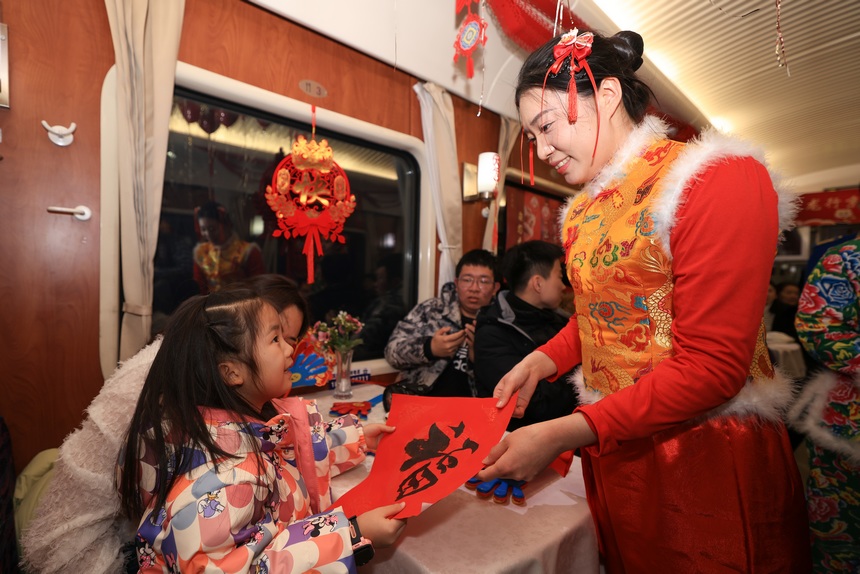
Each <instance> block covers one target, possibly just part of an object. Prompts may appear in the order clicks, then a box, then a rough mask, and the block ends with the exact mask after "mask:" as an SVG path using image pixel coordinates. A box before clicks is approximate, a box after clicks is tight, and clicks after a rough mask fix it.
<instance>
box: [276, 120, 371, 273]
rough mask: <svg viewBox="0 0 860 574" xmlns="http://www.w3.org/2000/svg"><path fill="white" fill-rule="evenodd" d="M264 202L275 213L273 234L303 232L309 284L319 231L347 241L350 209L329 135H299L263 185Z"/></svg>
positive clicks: (352, 206) (352, 197)
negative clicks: (268, 182)
mask: <svg viewBox="0 0 860 574" xmlns="http://www.w3.org/2000/svg"><path fill="white" fill-rule="evenodd" d="M266 203H267V204H268V205H269V207H270V208H271V209H272V211H274V212H275V215H276V216H277V218H278V229H276V230H275V231H273V232H272V235H273V236H274V237H280V236H281V235H283V236H284V238H285V239H289V238H290V237H299V236H302V235H304V236H306V239H305V246H304V248H303V249H302V253H304V254H305V256H306V257H307V262H308V284H312V283H313V282H314V248H316V254H317V255H322V254H323V252H322V244H321V243H320V237H325V238H328V239H330V240H331V241H337V242H338V243H346V239H345V238H344V236H343V235H342V233H343V226H344V223H345V222H346V219H347V217H349V216H350V215H352V212H353V211H355V195H353V194H352V193H350V191H349V180H348V179H347V177H346V172H344V171H343V169H342V168H341V167H340V166H339V165H337V164H336V163H335V161H334V157H333V153H332V149H331V146H329V144H328V141H326V140H321V141H320V142H319V143H318V142H317V141H316V140H315V139H313V138H311V141H307V140H306V139H305V137H304V136H301V135H300V136H298V137H297V138H296V141H295V143H293V148H292V151H291V153H290V154H289V155H288V156H287V157H285V158H284V159H282V160H281V162H280V163H279V164H278V165H277V167H276V168H275V174H274V176H273V177H272V185H267V186H266Z"/></svg>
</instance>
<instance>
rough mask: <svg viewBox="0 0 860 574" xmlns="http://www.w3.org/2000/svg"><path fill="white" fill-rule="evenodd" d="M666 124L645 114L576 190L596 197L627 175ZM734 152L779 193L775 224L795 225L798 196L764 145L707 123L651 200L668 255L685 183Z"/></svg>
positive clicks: (781, 226)
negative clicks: (758, 166) (762, 172)
mask: <svg viewBox="0 0 860 574" xmlns="http://www.w3.org/2000/svg"><path fill="white" fill-rule="evenodd" d="M666 130H667V125H666V124H665V123H664V122H663V121H662V120H661V119H659V118H657V117H654V116H646V117H645V119H644V120H642V123H641V124H639V125H638V126H636V128H634V130H633V131H632V132H631V133H630V135H629V136H628V138H627V140H626V141H625V142H624V144H623V145H622V146H621V147H620V148H619V149H618V151H617V152H616V153H615V155H614V156H613V157H612V160H610V162H609V163H608V164H606V166H604V167H603V169H601V170H600V173H598V174H597V176H595V178H594V179H592V180H591V181H590V182H588V183H587V184H586V185H585V186H584V187H583V188H582V191H581V192H580V193H588V195H589V197H592V198H594V197H597V195H598V194H599V193H600V192H601V191H603V190H604V189H606V187H607V186H608V185H609V184H610V183H612V182H613V181H615V180H618V179H623V178H624V177H625V176H626V171H625V168H626V166H627V165H628V163H629V162H630V160H632V159H634V158H636V157H639V156H640V155H641V154H642V152H643V151H644V150H645V149H646V148H647V147H648V146H650V145H651V144H652V143H654V142H655V141H657V140H659V139H662V138H665V137H666ZM732 157H751V158H753V159H755V160H756V161H758V162H759V163H761V164H762V165H764V166H765V169H767V171H768V173H769V174H770V178H771V181H772V183H773V187H774V189H775V190H776V193H777V197H778V198H779V202H778V205H777V211H778V213H779V229H780V230H787V229H791V228H792V227H793V225H794V223H793V222H794V217H795V215H797V211H798V209H799V208H800V198H799V196H797V195H795V194H793V193H792V192H791V189H790V187H789V186H788V184H787V183H785V181H784V180H783V179H782V177H781V176H780V175H779V173H777V172H776V171H774V170H773V169H772V168H771V167H770V166H768V164H767V160H766V158H765V154H764V151H763V150H762V149H761V148H760V147H758V146H756V145H754V144H752V143H750V142H746V141H744V140H741V139H737V138H734V137H731V136H728V135H726V134H723V133H721V132H719V131H717V130H715V129H707V130H705V131H703V132H702V133H701V135H699V137H698V138H696V139H693V140H691V141H689V142H688V143H687V144H686V146H685V148H684V150H683V151H682V152H681V153H680V154H678V157H677V159H676V160H675V161H674V162H672V165H671V167H670V168H669V171H668V172H667V173H666V176H665V177H664V178H663V192H662V194H661V196H660V197H659V198H658V199H657V201H655V202H654V215H655V218H656V220H657V235H658V237H659V238H660V241H661V243H662V246H663V247H664V249H665V251H666V255H667V256H668V257H669V258H670V259H671V257H672V251H671V246H670V242H669V240H670V237H671V235H672V229H673V228H674V227H675V223H676V220H675V215H676V213H677V211H678V208H679V207H681V205H683V203H684V199H685V194H686V191H687V189H688V188H689V187H690V186H691V185H693V184H694V183H696V182H698V181H699V178H700V176H701V174H702V173H703V172H704V171H705V170H706V169H707V168H708V167H710V166H712V165H714V164H716V163H719V162H722V161H726V160H728V159H729V158H732ZM577 197H579V194H576V195H574V196H573V197H571V198H569V199H568V200H567V202H566V203H565V206H564V208H563V209H561V210H560V211H559V222H558V223H559V226H558V228H559V230H563V229H564V222H565V219H566V217H567V213H568V211H570V206H571V204H572V203H573V202H574V201H575V200H576V198H577ZM561 241H562V243H564V237H561Z"/></svg>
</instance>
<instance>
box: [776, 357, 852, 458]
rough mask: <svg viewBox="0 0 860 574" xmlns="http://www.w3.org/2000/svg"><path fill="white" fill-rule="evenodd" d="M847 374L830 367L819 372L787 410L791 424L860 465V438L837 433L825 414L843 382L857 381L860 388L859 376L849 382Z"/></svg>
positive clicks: (815, 441) (828, 448) (820, 444)
mask: <svg viewBox="0 0 860 574" xmlns="http://www.w3.org/2000/svg"><path fill="white" fill-rule="evenodd" d="M840 377H841V379H840ZM846 378H847V377H845V376H844V375H839V374H838V373H836V372H834V371H830V370H824V371H821V372H819V373H817V374H816V375H815V376H814V377H813V378H812V379H810V380H809V381H808V382H807V383H806V384H805V385H804V386H803V391H802V392H801V393H800V396H799V397H798V399H797V401H796V402H795V403H794V406H792V407H791V410H790V411H789V413H788V420H789V421H791V426H793V427H794V428H796V429H797V430H799V431H800V432H802V433H804V434H806V435H807V436H808V437H809V438H810V439H811V440H812V442H813V443H815V444H816V445H818V446H820V447H821V448H825V449H827V450H830V451H833V452H836V453H838V454H841V455H842V456H844V457H846V458H847V459H848V460H849V461H851V463H852V464H855V465H857V464H860V441H858V440H857V438H858V437H856V436H854V437H852V436H850V435H848V436H845V435H840V434H837V433H835V432H833V431H834V429H832V428H831V427H830V426H829V425H828V424H827V423H826V422H825V414H826V411H827V410H828V409H829V408H830V403H829V396H830V393H831V391H833V389H835V388H836V386H837V385H840V384H854V385H855V386H856V387H857V388H858V389H860V375H857V376H855V378H854V380H853V381H851V382H850V383H848V382H847V381H845V379H846Z"/></svg>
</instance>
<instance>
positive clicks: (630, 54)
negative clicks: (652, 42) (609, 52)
mask: <svg viewBox="0 0 860 574" xmlns="http://www.w3.org/2000/svg"><path fill="white" fill-rule="evenodd" d="M612 43H613V45H614V46H615V48H616V50H617V51H618V54H619V55H620V56H621V59H622V61H623V62H624V63H626V64H627V65H629V66H630V69H631V70H633V71H634V72H635V71H636V70H638V69H639V67H640V66H641V65H642V52H643V51H644V50H645V41H644V40H642V36H640V35H639V34H637V33H636V32H631V31H630V30H622V31H621V32H618V33H617V34H615V35H614V36H612Z"/></svg>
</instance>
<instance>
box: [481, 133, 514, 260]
mask: <svg viewBox="0 0 860 574" xmlns="http://www.w3.org/2000/svg"><path fill="white" fill-rule="evenodd" d="M519 135H520V122H519V121H518V120H513V119H511V118H508V117H505V116H502V125H501V126H500V127H499V161H500V166H499V179H500V180H501V181H499V187H498V190H499V191H498V193H497V194H496V197H494V198H493V201H492V202H491V203H490V209H489V216H488V217H487V226H486V227H485V228H484V249H486V250H487V251H490V252H491V253H498V252H499V246H498V239H499V230H498V225H499V206H500V205H501V204H502V203H504V201H505V170H507V169H508V158H510V157H511V151H512V150H513V149H514V144H516V142H517V137H519Z"/></svg>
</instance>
